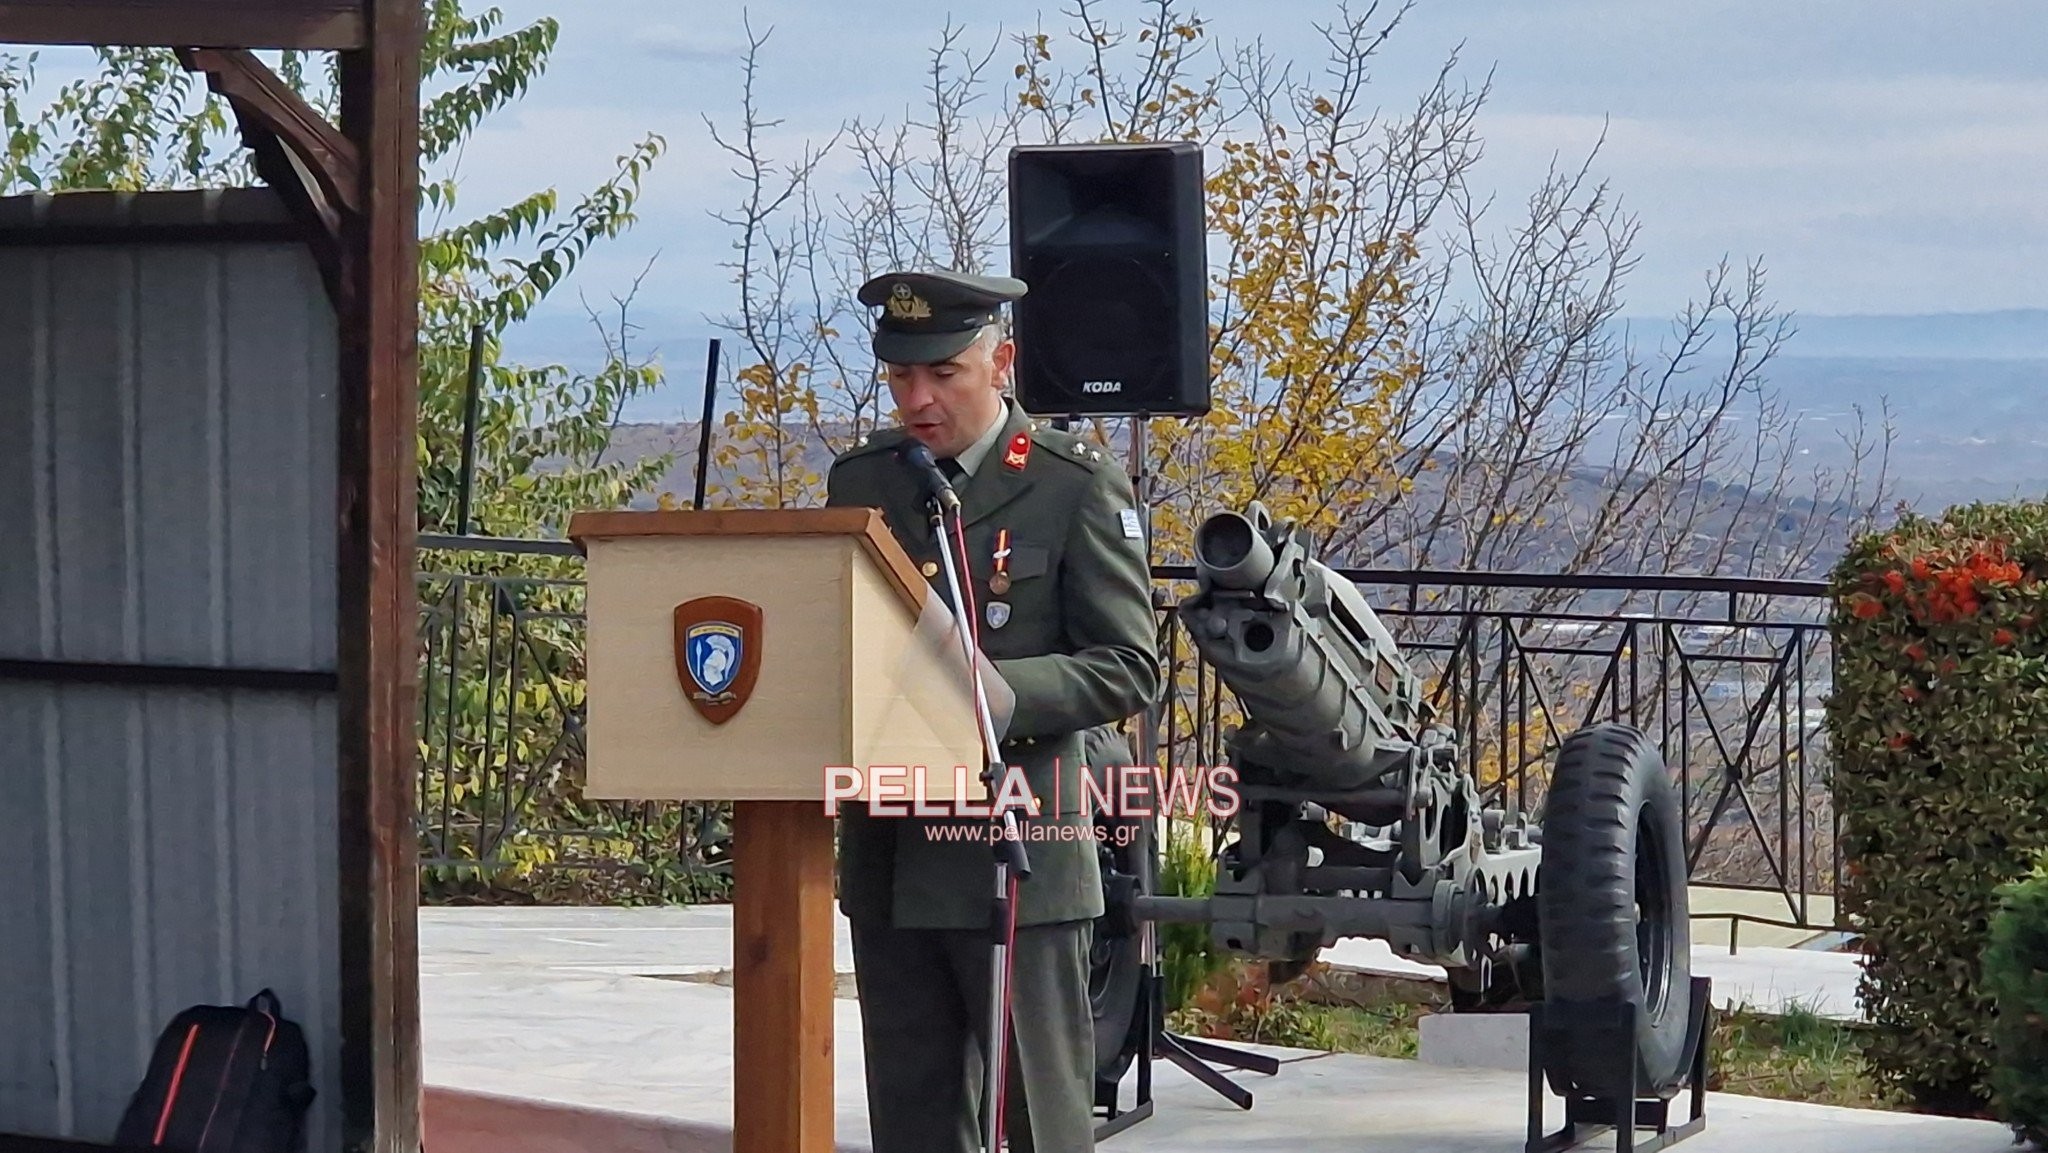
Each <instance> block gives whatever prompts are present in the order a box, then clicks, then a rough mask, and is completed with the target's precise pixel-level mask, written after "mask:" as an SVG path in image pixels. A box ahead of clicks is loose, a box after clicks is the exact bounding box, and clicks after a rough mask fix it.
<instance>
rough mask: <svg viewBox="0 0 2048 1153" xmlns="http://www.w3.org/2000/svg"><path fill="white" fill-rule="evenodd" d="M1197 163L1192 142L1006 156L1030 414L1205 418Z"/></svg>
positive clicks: (1020, 360)
mask: <svg viewBox="0 0 2048 1153" xmlns="http://www.w3.org/2000/svg"><path fill="white" fill-rule="evenodd" d="M1201 160H1202V154H1201V149H1200V148H1199V147H1198V146H1196V145H1193V144H1185V143H1174V144H1148V145H1126V144H1077V145H1036V146H1026V147H1021V148H1017V149H1013V150H1012V151H1011V154H1010V262H1011V271H1012V275H1014V276H1016V277H1018V278H1019V279H1021V280H1023V281H1024V282H1025V283H1026V284H1027V285H1029V286H1030V291H1029V292H1028V293H1026V294H1025V296H1024V298H1023V299H1022V300H1020V301H1018V302H1017V304H1016V305H1015V315H1016V320H1017V386H1018V387H1017V391H1018V398H1019V400H1020V401H1021V402H1022V403H1023V405H1024V407H1025V408H1026V409H1027V410H1029V411H1032V412H1036V413H1045V414H1051V415H1061V414H1067V413H1072V414H1075V415H1080V414H1084V413H1101V414H1132V413H1147V414H1152V415H1170V414H1175V413H1181V414H1188V415H1197V414H1200V413H1203V412H1207V411H1208V408H1209V380H1208V312H1207V308H1208V278H1207V274H1206V269H1205V267H1204V262H1205V258H1206V255H1207V253H1206V246H1205V240H1206V235H1205V233H1206V230H1205V227H1204V224H1203V220H1202V215H1203V213H1202V207H1203V205H1202V163H1201Z"/></svg>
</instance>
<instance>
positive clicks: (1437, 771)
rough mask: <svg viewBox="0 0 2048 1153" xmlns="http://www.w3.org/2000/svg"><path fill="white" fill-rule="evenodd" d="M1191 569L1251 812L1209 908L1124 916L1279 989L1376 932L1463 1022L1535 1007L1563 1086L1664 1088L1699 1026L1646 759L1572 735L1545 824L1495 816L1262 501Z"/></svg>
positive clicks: (1638, 750) (1136, 906)
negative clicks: (1327, 954) (1441, 978)
mask: <svg viewBox="0 0 2048 1153" xmlns="http://www.w3.org/2000/svg"><path fill="white" fill-rule="evenodd" d="M1195 568H1196V576H1197V580H1198V591H1197V592H1196V593H1195V594H1194V595H1193V596H1191V597H1189V598H1188V599H1187V600H1185V601H1183V602H1182V603H1181V605H1180V615H1181V617H1182V620H1183V621H1184V622H1185V625H1186V628H1187V632H1188V634H1189V636H1190V638H1191V640H1192V642H1193V644H1194V645H1195V646H1196V648H1197V650H1198V651H1199V652H1200V654H1201V656H1202V657H1203V658H1204V659H1205V660H1206V661H1207V662H1208V663H1209V664H1210V665H1211V666H1212V667H1213V668H1214V669H1215V670H1216V673H1217V675H1218V677H1219V678H1220V679H1221V680H1222V682H1223V683H1224V684H1225V685H1226V686H1228V687H1229V688H1230V690H1231V691H1232V692H1233V693H1234V694H1235V696H1236V698H1237V700H1238V701H1239V703H1240V704H1241V706H1242V708H1243V713H1244V718H1245V719H1244V723H1243V724H1242V725H1241V726H1239V727H1238V728H1236V729H1235V730H1234V731H1233V732H1231V733H1230V734H1229V737H1228V753H1229V760H1230V766H1231V767H1232V768H1233V769H1234V770H1235V771H1236V773H1237V775H1238V784H1237V786H1236V788H1237V792H1238V794H1239V796H1240V798H1241V801H1242V807H1241V808H1240V810H1239V811H1238V813H1237V815H1236V817H1235V818H1234V825H1235V837H1234V838H1232V839H1230V840H1229V841H1228V843H1227V845H1226V846H1225V848H1224V849H1223V851H1222V853H1221V855H1220V857H1219V860H1218V867H1217V871H1216V882H1215V888H1214V891H1213V893H1211V894H1210V895H1207V896H1202V897H1176V896H1160V895H1151V894H1146V895H1138V896H1135V897H1132V898H1129V900H1130V904H1131V909H1132V914H1133V916H1134V919H1135V920H1136V921H1138V922H1145V921H1151V922H1184V923H1206V924H1207V925H1208V926H1209V927H1210V933H1211V936H1212V938H1213V940H1214V942H1215V943H1216V945H1217V946H1219V947H1220V948H1222V949H1224V950H1228V951H1230V952H1233V953H1236V954H1238V955H1240V956H1246V957H1250V958H1257V959H1263V960H1265V961H1267V962H1268V963H1269V965H1271V966H1272V967H1273V969H1274V970H1275V973H1274V976H1275V977H1276V979H1281V980H1284V979H1286V978H1287V977H1289V976H1291V975H1293V974H1295V973H1299V972H1300V971H1301V970H1303V969H1304V968H1306V966H1308V965H1309V964H1310V963H1311V962H1313V961H1314V960H1315V958H1316V956H1317V955H1318V953H1319V951H1320V950H1321V949H1323V948H1325V947H1327V946H1330V945H1333V944H1335V943H1336V942H1337V941H1338V940H1340V939H1342V938H1346V937H1371V938H1378V939H1382V940H1384V941H1386V942H1387V943H1388V945H1389V946H1390V947H1391V948H1392V949H1393V950H1394V952H1396V953H1397V954H1399V955H1401V956H1403V957H1406V958H1409V959H1411V960H1414V961H1418V962H1422V963H1426V964H1432V965H1439V966H1442V967H1443V969H1444V970H1445V971H1446V973H1447V975H1448V977H1449V980H1450V985H1451V988H1452V991H1453V995H1452V1002H1453V1008H1454V1010H1462V1011H1470V1010H1485V1009H1495V1008H1503V1007H1512V1006H1514V1005H1517V1004H1527V1005H1540V1006H1541V1007H1542V1011H1541V1017H1542V1020H1543V1022H1544V1033H1543V1037H1544V1040H1543V1042H1542V1043H1543V1046H1544V1051H1545V1053H1546V1054H1547V1056H1546V1058H1545V1060H1544V1065H1545V1067H1546V1070H1547V1073H1548V1077H1549V1080H1550V1082H1551V1084H1552V1087H1553V1088H1554V1089H1555V1090H1556V1091H1557V1092H1559V1093H1561V1094H1567V1095H1569V1094H1573V1093H1579V1094H1586V1095H1592V1096H1598V1097H1601V1098H1603V1099H1612V1097H1613V1096H1614V1095H1615V1094H1616V1093H1617V1092H1619V1091H1620V1090H1618V1089H1617V1088H1616V1087H1617V1086H1625V1087H1627V1088H1628V1089H1629V1090H1633V1092H1630V1093H1628V1094H1627V1096H1628V1097H1635V1096H1637V1095H1643V1096H1665V1097H1667V1098H1668V1097H1669V1095H1670V1094H1671V1093H1672V1092H1675V1088H1674V1087H1675V1086H1676V1085H1678V1084H1679V1083H1680V1082H1681V1081H1682V1080H1683V1079H1684V1078H1686V1076H1687V1075H1688V1073H1689V1072H1690V1071H1691V1066H1692V1059H1693V1050H1694V1048H1695V1047H1696V1044H1697V1040H1698V1038H1697V1036H1696V1031H1697V1029H1698V1028H1699V1026H1698V1023H1697V1020H1696V1015H1695V1013H1694V1012H1693V1008H1694V1007H1693V1005H1692V1004H1691V999H1692V997H1693V995H1694V987H1693V983H1692V981H1691V978H1690V968H1691V966H1690V944H1689V933H1688V910H1687V901H1686V869H1685V863H1684V860H1683V856H1682V840H1681V825H1680V820H1679V811H1678V803H1677V796H1676V793H1675V790H1674V788H1673V785H1672V783H1671V781H1670V779H1669V777H1668V776H1667V774H1666V771H1665V766H1664V763H1663V760H1662V757H1661V755H1660V754H1659V752H1658V750H1657V747H1656V745H1655V744H1654V743H1653V742H1652V741H1651V740H1650V739H1649V738H1648V737H1646V736H1645V735H1644V734H1643V733H1641V732H1639V731H1637V730H1636V729H1633V728H1630V727H1628V726H1625V725H1620V724H1595V725H1591V726H1589V727H1587V728H1585V729H1582V730H1579V731H1577V732H1574V733H1572V734H1571V735H1570V736H1568V737H1566V738H1565V739H1564V740H1563V742H1562V744H1561V747H1560V749H1559V751H1558V753H1557V756H1556V759H1555V762H1554V764H1553V766H1552V771H1551V774H1550V779H1549V785H1548V792H1547V796H1546V798H1545V800H1544V803H1543V809H1542V815H1541V819H1540V821H1538V820H1531V819H1530V818H1529V817H1528V816H1527V815H1525V814H1522V813H1520V812H1517V811H1515V810H1514V809H1513V808H1512V806H1511V803H1510V804H1504V805H1503V806H1499V807H1486V806H1484V805H1483V804H1482V800H1481V794H1480V790H1479V788H1478V785H1477V782H1476V780H1475V779H1474V775H1473V772H1472V770H1471V767H1470V765H1469V764H1468V763H1467V761H1466V759H1465V754H1464V751H1463V750H1461V749H1460V748H1459V745H1458V742H1457V739H1456V735H1455V733H1454V732H1453V730H1452V729H1451V728H1449V727H1448V726H1446V725H1443V724H1440V723H1438V722H1437V720H1436V718H1435V716H1434V715H1433V711H1432V709H1431V708H1430V706H1429V704H1428V702H1427V701H1426V699H1425V695H1424V691H1423V686H1422V682H1421V680H1420V678H1419V677H1418V676H1417V675H1416V673H1415V671H1414V670H1413V669H1412V668H1411V667H1410V666H1409V664H1408V662H1407V661H1406V660H1405V659H1404V658H1403V656H1402V654H1401V652H1400V649H1399V647H1398V646H1397V645H1396V644H1395V641H1394V638H1393V636H1392V634H1391V633H1390V632H1389V631H1388V630H1387V628H1386V627H1385V626H1384V625H1383V624H1382V623H1381V621H1380V620H1379V618H1378V617H1377V616H1376V615H1375V614H1374V612H1373V611H1372V609H1371V607H1370V606H1369V605H1368V604H1367V603H1366V601H1365V598H1364V597H1363V596H1362V595H1361V594H1360V593H1359V591H1358V589H1357V587H1356V586H1354V585H1353V584H1352V583H1351V582H1350V581H1348V580H1346V579H1344V578H1343V577H1342V576H1340V575H1339V574H1338V573H1336V572H1335V571H1334V570H1332V569H1330V568H1329V567H1327V566H1326V565H1324V564H1323V563H1322V562H1321V561H1319V560H1317V559H1316V558H1315V556H1314V555H1313V554H1312V551H1311V549H1310V547H1309V543H1308V539H1307V535H1306V533H1304V532H1301V531H1297V530H1296V529H1295V528H1294V527H1293V526H1292V525H1291V524H1282V525H1275V524H1274V523H1273V522H1272V519H1271V517H1270V516H1269V515H1268V513H1267V511H1266V510H1265V508H1264V507H1263V506H1261V505H1258V504H1253V505H1251V506H1250V508H1249V509H1248V510H1247V512H1246V513H1245V514H1239V513H1234V512H1224V513H1220V514H1217V515H1215V516H1212V517H1210V518H1209V519H1208V520H1207V521H1205V522H1204V523H1203V524H1202V525H1201V526H1200V528H1199V529H1198V531H1197V533H1196V537H1195ZM1610 1010H1611V1011H1610ZM1617 1012H1618V1013H1619V1014H1620V1015H1621V1016H1620V1018H1619V1019H1620V1020H1623V1021H1625V1022H1627V1023H1628V1025H1627V1026H1625V1027H1623V1028H1621V1029H1620V1031H1619V1032H1617V1027H1616V1025H1615V1024H1614V1022H1615V1020H1616V1019H1617V1018H1616V1016H1615V1013H1617ZM1631 1030H1632V1032H1633V1044H1629V1043H1628V1033H1629V1032H1630V1031H1631ZM1631 1053H1632V1054H1633V1060H1630V1056H1631Z"/></svg>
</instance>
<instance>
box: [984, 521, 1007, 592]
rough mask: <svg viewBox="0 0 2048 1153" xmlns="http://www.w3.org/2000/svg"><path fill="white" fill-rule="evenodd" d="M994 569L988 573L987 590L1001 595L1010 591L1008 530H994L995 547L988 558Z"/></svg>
mask: <svg viewBox="0 0 2048 1153" xmlns="http://www.w3.org/2000/svg"><path fill="white" fill-rule="evenodd" d="M990 559H991V560H992V561H993V562H994V567H995V571H994V572H992V573H990V574H989V578H988V591H990V592H992V593H994V594H996V595H997V596H1002V595H1003V594H1004V593H1006V592H1009V591H1010V530H1009V529H1006V528H1003V529H997V530H996V549H995V553H994V554H993V556H992V557H991V558H990Z"/></svg>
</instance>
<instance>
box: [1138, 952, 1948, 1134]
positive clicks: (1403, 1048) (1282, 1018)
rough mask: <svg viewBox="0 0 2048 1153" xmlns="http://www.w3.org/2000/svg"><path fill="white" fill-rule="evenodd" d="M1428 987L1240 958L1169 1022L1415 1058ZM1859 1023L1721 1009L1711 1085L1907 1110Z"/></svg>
mask: <svg viewBox="0 0 2048 1153" xmlns="http://www.w3.org/2000/svg"><path fill="white" fill-rule="evenodd" d="M1430 988H1431V987H1429V986H1425V985H1422V984H1421V983H1419V982H1410V981H1399V980H1376V979H1373V978H1366V977H1362V976H1360V975H1357V974H1343V973H1340V972H1337V971H1332V970H1330V969H1328V968H1327V967H1326V966H1322V965H1317V966H1314V967H1312V968H1311V969H1310V970H1309V972H1308V973H1306V974H1304V975H1303V976H1301V977H1298V978H1296V979H1294V980H1291V981H1288V982H1287V983H1285V984H1282V985H1274V984H1273V983H1272V982H1271V981H1270V980H1268V978H1267V974H1266V971H1265V968H1264V966H1262V965H1246V964H1243V963H1241V962H1233V963H1231V964H1228V965H1226V966H1224V967H1223V968H1222V969H1220V970H1218V971H1217V972H1216V973H1215V974H1213V975H1212V976H1211V977H1210V979H1209V980H1208V982H1207V983H1206V984H1204V985H1203V986H1202V987H1201V989H1200V990H1199V991H1198V992H1197V993H1196V994H1195V995H1194V996H1193V997H1192V998H1191V1000H1190V1001H1189V1003H1188V1004H1186V1005H1185V1006H1184V1007H1183V1008H1181V1009H1180V1010H1178V1011H1176V1012H1175V1013H1174V1014H1172V1017H1171V1020H1170V1022H1169V1027H1170V1028H1172V1029H1173V1030H1175V1031H1176V1032H1179V1033H1182V1034H1184V1035H1188V1036H1195V1037H1208V1038H1211V1039H1215V1040H1220V1041H1239V1042H1254V1043H1259V1044H1267V1045H1284V1046H1287V1047H1290V1048H1298V1049H1311V1050H1316V1051H1318V1052H1328V1053H1361V1054H1365V1055H1367V1056H1373V1057H1397V1058H1413V1057H1415V1056H1416V1054H1417V1047H1418V1039H1419V1035H1420V1033H1419V1030H1420V1026H1419V1024H1418V1022H1420V1021H1421V1019H1422V1018H1423V1017H1424V1016H1426V1015H1428V1014H1430V1013H1434V1012H1439V1011H1448V1008H1449V1006H1448V1005H1447V1004H1446V1003H1445V1002H1444V1000H1443V998H1442V995H1441V993H1432V992H1430V991H1429V989H1430ZM1439 988H1440V987H1439ZM1861 1028H1862V1027H1861V1026H1858V1025H1856V1024H1853V1023H1850V1022H1844V1021H1836V1020H1832V1019H1830V1018H1827V1017H1823V1016H1821V1015H1819V1014H1817V1013H1815V1012H1813V1011H1812V1010H1810V1009H1808V1008H1806V1007H1804V1006H1799V1005H1794V1006H1791V1007H1789V1008H1788V1009H1787V1010H1786V1011H1785V1012H1784V1013H1782V1014H1766V1013H1760V1012H1757V1011H1755V1010H1753V1009H1748V1008H1739V1009H1736V1010H1734V1011H1723V1012H1720V1013H1717V1014H1716V1015H1715V1023H1714V1036H1713V1039H1712V1042H1711V1045H1712V1048H1711V1050H1710V1051H1709V1053H1708V1058H1707V1068H1708V1085H1707V1087H1708V1088H1709V1089H1711V1090H1714V1091H1716V1092H1726V1093H1739V1094H1742V1095H1744V1096H1749V1097H1768V1098H1772V1099H1775V1100H1780V1101H1799V1102H1805V1103H1808V1104H1816V1105H1842V1106H1849V1107H1852V1108H1861V1109H1885V1110H1894V1111H1907V1110H1908V1108H1909V1107H1908V1106H1906V1105H1905V1104H1903V1103H1901V1102H1899V1101H1896V1100H1891V1099H1889V1098H1887V1097H1886V1096H1885V1095H1884V1094H1882V1093H1881V1092H1880V1091H1879V1089H1878V1087H1877V1084H1876V1082H1875V1080H1874V1079H1873V1078H1872V1077H1871V1076H1870V1072H1869V1069H1868V1067H1867V1066H1865V1064H1864V1062H1863V1058H1862V1055H1861V1051H1860V1045H1859V1041H1858V1036H1857V1035H1858V1032H1859V1030H1860V1029H1861Z"/></svg>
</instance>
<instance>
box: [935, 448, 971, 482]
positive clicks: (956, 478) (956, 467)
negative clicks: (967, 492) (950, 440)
mask: <svg viewBox="0 0 2048 1153" xmlns="http://www.w3.org/2000/svg"><path fill="white" fill-rule="evenodd" d="M939 471H940V472H943V473H945V474H946V479H947V480H949V481H951V482H952V483H953V487H955V488H958V487H960V482H961V481H962V480H964V479H965V478H966V476H967V470H966V469H964V468H961V467H960V462H959V461H957V460H954V459H953V458H952V457H950V456H949V457H947V458H946V459H944V460H942V461H940V462H939Z"/></svg>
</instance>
